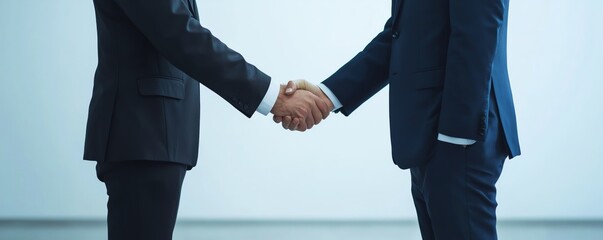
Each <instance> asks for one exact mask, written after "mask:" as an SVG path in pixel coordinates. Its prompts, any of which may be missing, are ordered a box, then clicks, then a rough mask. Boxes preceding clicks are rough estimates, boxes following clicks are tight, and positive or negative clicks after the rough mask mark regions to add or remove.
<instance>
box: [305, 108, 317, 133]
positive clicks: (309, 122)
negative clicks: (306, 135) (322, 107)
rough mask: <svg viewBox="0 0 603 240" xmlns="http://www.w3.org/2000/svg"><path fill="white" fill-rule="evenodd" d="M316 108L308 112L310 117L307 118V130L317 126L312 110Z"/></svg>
mask: <svg viewBox="0 0 603 240" xmlns="http://www.w3.org/2000/svg"><path fill="white" fill-rule="evenodd" d="M313 108H315V107H313V106H310V110H308V115H307V116H306V121H305V122H306V129H311V128H312V127H313V126H314V125H316V122H315V121H314V114H312V109H313Z"/></svg>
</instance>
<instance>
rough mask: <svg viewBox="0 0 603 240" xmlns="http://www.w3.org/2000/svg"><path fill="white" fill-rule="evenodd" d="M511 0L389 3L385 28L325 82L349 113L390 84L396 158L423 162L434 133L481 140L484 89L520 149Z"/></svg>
mask: <svg viewBox="0 0 603 240" xmlns="http://www.w3.org/2000/svg"><path fill="white" fill-rule="evenodd" d="M508 6H509V0H394V1H393V3H392V16H391V18H390V19H389V20H388V21H387V23H386V24H385V29H384V30H383V31H382V32H381V33H379V35H377V37H375V39H373V41H372V42H370V43H369V44H368V46H366V48H365V49H364V50H363V51H362V52H360V53H359V54H358V55H356V56H355V57H354V58H353V59H352V60H351V61H349V62H348V63H347V64H345V65H344V66H343V67H342V68H341V69H339V70H338V71H337V72H336V73H335V74H333V75H332V76H331V77H329V78H328V79H326V80H325V81H324V82H323V83H324V84H325V85H326V86H327V87H328V88H329V89H331V91H333V93H334V94H335V95H336V96H337V98H338V99H339V100H340V102H341V103H342V104H343V107H342V108H341V109H340V111H341V112H342V113H343V114H345V115H346V116H347V115H349V114H351V113H352V112H353V111H354V110H355V109H356V108H358V107H359V106H360V105H361V104H362V103H363V102H364V101H366V100H367V99H368V98H370V97H371V96H372V95H374V94H375V93H376V92H378V91H379V90H381V89H382V88H383V87H385V86H386V85H388V84H389V86H390V95H389V96H390V103H389V108H390V128H391V143H392V152H393V159H394V162H395V163H396V164H397V165H398V166H400V167H401V168H410V167H414V166H418V165H420V164H422V163H424V161H426V160H427V158H428V156H429V153H430V150H431V148H432V146H433V145H434V143H435V141H437V134H438V133H441V134H444V135H448V136H452V137H457V138H466V139H474V140H478V141H481V140H483V139H484V136H485V135H486V134H488V126H487V123H488V119H487V118H488V108H489V99H490V94H492V93H494V94H495V97H496V103H497V104H498V108H499V115H500V119H501V122H502V127H503V131H504V136H505V138H506V143H507V146H508V151H509V152H508V154H509V156H510V157H511V158H512V157H514V156H517V155H519V154H520V148H519V141H518V136H517V125H516V119H515V109H514V106H513V97H512V94H511V87H510V85H509V75H508V72H507V23H508V21H507V17H508Z"/></svg>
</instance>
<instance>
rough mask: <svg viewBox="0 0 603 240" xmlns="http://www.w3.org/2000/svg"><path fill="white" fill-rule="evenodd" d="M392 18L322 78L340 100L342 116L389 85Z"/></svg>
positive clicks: (348, 113)
mask: <svg viewBox="0 0 603 240" xmlns="http://www.w3.org/2000/svg"><path fill="white" fill-rule="evenodd" d="M391 45H392V19H391V18H390V19H389V20H388V21H387V22H386V24H385V27H384V29H383V31H382V32H381V33H379V34H378V35H377V36H376V37H375V38H374V39H373V40H372V41H371V42H370V43H369V44H368V45H367V46H366V47H365V48H364V50H362V51H361V52H360V53H358V54H357V55H356V56H355V57H354V58H352V60H350V61H349V62H348V63H346V64H345V65H344V66H343V67H341V68H340V69H339V70H338V71H337V72H335V73H334V74H333V75H332V76H330V77H329V78H327V79H326V80H325V81H323V84H324V85H325V86H327V87H328V88H329V89H330V90H331V91H332V92H333V94H335V96H336V97H337V99H339V101H340V102H341V104H342V105H343V106H342V108H340V109H339V111H341V112H342V113H343V114H344V115H345V116H348V115H350V114H351V113H352V112H353V111H354V110H356V108H358V107H359V106H360V105H361V104H362V103H364V102H365V101H366V100H368V99H369V98H370V97H372V96H373V95H375V93H377V92H379V91H380V90H381V89H383V87H385V86H386V85H387V84H389V79H388V74H389V59H390V55H391Z"/></svg>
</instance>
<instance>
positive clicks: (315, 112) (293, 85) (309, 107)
mask: <svg viewBox="0 0 603 240" xmlns="http://www.w3.org/2000/svg"><path fill="white" fill-rule="evenodd" d="M331 110H333V103H332V102H331V100H329V98H328V97H327V96H326V95H325V94H324V93H323V92H322V90H320V88H319V87H318V86H316V85H314V84H311V83H309V82H308V81H306V80H296V81H289V83H287V85H281V88H280V92H279V95H278V98H277V100H276V103H275V104H274V107H273V108H272V114H274V117H273V120H274V122H276V123H282V126H283V128H285V129H288V130H292V131H294V130H297V131H301V132H303V131H306V130H307V129H311V128H312V127H313V126H314V125H317V124H319V123H320V122H321V121H322V120H323V119H326V118H327V116H329V113H330V112H331Z"/></svg>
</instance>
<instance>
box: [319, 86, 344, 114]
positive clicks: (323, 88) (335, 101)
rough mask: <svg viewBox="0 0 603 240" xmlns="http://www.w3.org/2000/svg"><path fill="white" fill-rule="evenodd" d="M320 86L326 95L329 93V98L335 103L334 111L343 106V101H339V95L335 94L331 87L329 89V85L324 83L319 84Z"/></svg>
mask: <svg viewBox="0 0 603 240" xmlns="http://www.w3.org/2000/svg"><path fill="white" fill-rule="evenodd" d="M318 87H319V88H320V90H322V92H323V93H325V95H327V97H328V98H329V100H331V102H332V103H333V111H335V110H337V109H340V108H341V107H343V105H341V102H340V101H339V99H337V97H336V96H335V94H333V92H332V91H331V89H329V88H328V87H327V86H325V85H324V84H322V83H321V84H318Z"/></svg>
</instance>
